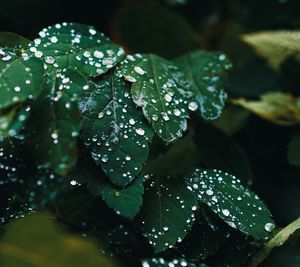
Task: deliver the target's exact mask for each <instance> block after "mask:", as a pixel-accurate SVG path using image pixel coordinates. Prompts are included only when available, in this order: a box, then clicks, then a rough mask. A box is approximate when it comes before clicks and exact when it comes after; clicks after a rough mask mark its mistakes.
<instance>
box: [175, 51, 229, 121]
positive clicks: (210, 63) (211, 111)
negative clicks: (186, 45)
mask: <svg viewBox="0 0 300 267" xmlns="http://www.w3.org/2000/svg"><path fill="white" fill-rule="evenodd" d="M174 62H175V63H176V64H177V65H178V66H180V69H181V70H183V71H184V72H185V74H186V76H187V77H188V79H189V80H190V81H191V82H192V89H193V92H194V98H195V100H196V103H197V106H199V109H200V112H201V115H202V117H203V118H204V119H206V120H215V119H217V118H219V117H220V115H221V113H222V110H223V108H224V106H225V101H226V99H227V94H226V92H225V87H226V86H227V85H226V71H228V70H229V69H230V68H231V63H230V62H229V60H228V58H227V57H226V56H225V55H224V54H222V53H219V52H206V51H201V50H196V51H194V52H190V53H188V54H185V55H183V56H181V57H179V58H177V59H175V61H174Z"/></svg>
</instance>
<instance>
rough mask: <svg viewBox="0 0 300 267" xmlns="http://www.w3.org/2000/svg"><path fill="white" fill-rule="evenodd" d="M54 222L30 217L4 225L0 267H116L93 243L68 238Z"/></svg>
mask: <svg viewBox="0 0 300 267" xmlns="http://www.w3.org/2000/svg"><path fill="white" fill-rule="evenodd" d="M54 220H55V218H50V217H48V216H47V215H31V216H27V217H26V218H24V219H18V220H16V221H13V222H12V223H10V224H8V225H7V226H6V230H5V232H4V233H3V235H1V239H0V266H10V267H25V266H26V267H28V266H32V267H54V266H55V267H66V266H72V267H82V266H86V267H99V266H105V267H117V265H116V264H115V263H114V262H113V261H112V260H111V259H108V258H107V257H104V256H103V255H101V250H100V248H99V247H97V246H96V245H95V244H94V243H93V242H91V241H89V240H88V239H84V238H80V237H78V236H76V235H71V234H70V233H68V232H66V231H64V229H61V228H60V227H59V225H58V224H57V222H55V221H54Z"/></svg>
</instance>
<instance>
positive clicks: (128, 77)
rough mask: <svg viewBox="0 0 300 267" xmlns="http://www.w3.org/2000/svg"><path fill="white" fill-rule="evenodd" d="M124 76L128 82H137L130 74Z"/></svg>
mask: <svg viewBox="0 0 300 267" xmlns="http://www.w3.org/2000/svg"><path fill="white" fill-rule="evenodd" d="M124 78H125V80H126V81H128V82H131V83H134V82H136V78H134V77H132V76H130V75H127V76H125V77H124Z"/></svg>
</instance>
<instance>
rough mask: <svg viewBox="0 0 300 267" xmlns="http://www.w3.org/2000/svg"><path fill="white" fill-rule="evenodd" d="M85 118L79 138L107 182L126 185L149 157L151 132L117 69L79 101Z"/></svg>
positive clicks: (86, 92) (91, 88)
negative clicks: (107, 178) (106, 176)
mask: <svg viewBox="0 0 300 267" xmlns="http://www.w3.org/2000/svg"><path fill="white" fill-rule="evenodd" d="M80 110H81V113H82V114H83V116H84V121H83V129H82V133H81V139H82V140H83V141H84V142H85V144H86V146H87V147H88V148H89V149H90V151H91V154H92V157H93V158H94V160H95V161H96V163H97V164H100V165H101V166H102V169H103V170H104V172H105V173H106V174H107V175H108V176H109V178H110V180H111V181H112V182H113V183H114V184H116V185H120V186H126V185H128V184H129V183H131V182H132V180H133V179H134V178H135V177H136V176H137V175H138V174H139V173H140V171H141V169H142V166H143V164H144V163H145V161H146V160H147V158H148V152H149V148H148V142H149V141H151V139H152V136H153V133H152V130H151V128H150V127H149V126H148V124H147V122H146V121H145V120H144V117H143V114H142V112H141V111H140V110H138V109H137V108H136V107H135V105H134V103H133V102H132V100H131V97H130V89H129V87H128V84H127V83H126V82H125V81H124V80H123V79H122V78H121V75H120V73H119V72H118V70H116V71H114V72H112V73H108V74H107V75H106V76H104V77H103V78H102V79H101V80H100V81H98V82H96V83H91V84H90V88H89V89H88V90H86V91H85V92H84V93H83V94H82V97H81V100H80Z"/></svg>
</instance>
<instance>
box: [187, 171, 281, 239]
mask: <svg viewBox="0 0 300 267" xmlns="http://www.w3.org/2000/svg"><path fill="white" fill-rule="evenodd" d="M186 182H187V186H188V189H189V190H190V191H192V192H193V193H194V195H195V196H196V198H197V199H198V200H199V201H201V202H204V203H206V204H207V205H208V206H209V207H210V208H211V209H212V210H213V211H214V212H215V213H216V214H217V215H219V217H220V218H221V219H222V220H224V221H225V222H226V223H227V224H228V225H229V226H231V227H233V228H236V229H238V230H240V231H242V232H243V233H246V234H248V235H251V236H253V237H254V238H257V239H261V238H267V237H268V236H269V235H270V232H272V231H273V229H274V228H275V224H274V221H273V220H272V218H271V214H270V212H269V210H268V208H267V207H266V205H265V204H264V203H263V202H262V201H261V200H260V199H259V198H258V197H257V196H256V195H255V194H254V193H253V192H251V191H250V190H248V189H246V188H244V187H243V185H242V184H241V182H240V180H239V179H237V178H236V177H234V176H233V175H230V174H228V173H226V172H222V171H219V170H199V169H196V170H195V171H194V172H193V173H192V174H191V175H189V176H188V177H187V178H186Z"/></svg>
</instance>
